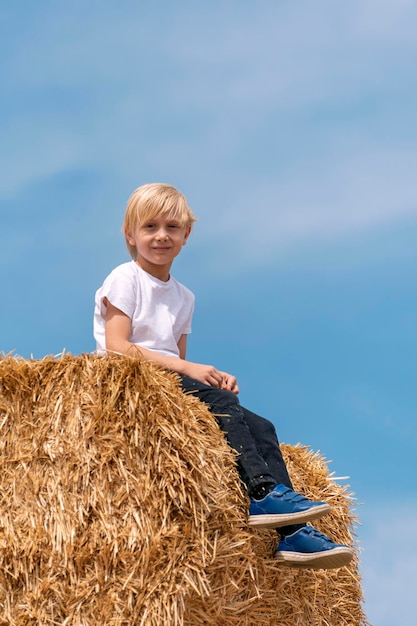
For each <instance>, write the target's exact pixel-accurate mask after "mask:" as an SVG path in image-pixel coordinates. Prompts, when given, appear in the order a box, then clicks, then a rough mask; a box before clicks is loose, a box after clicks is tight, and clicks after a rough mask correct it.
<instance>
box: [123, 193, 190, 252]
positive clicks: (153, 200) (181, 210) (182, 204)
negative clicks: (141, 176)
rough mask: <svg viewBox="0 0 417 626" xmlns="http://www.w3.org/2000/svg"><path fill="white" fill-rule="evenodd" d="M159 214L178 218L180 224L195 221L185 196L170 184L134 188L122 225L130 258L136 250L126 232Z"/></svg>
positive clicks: (187, 224) (185, 224)
mask: <svg viewBox="0 0 417 626" xmlns="http://www.w3.org/2000/svg"><path fill="white" fill-rule="evenodd" d="M161 215H167V216H168V217H169V219H174V220H178V221H179V222H180V224H181V225H182V226H192V225H193V223H194V222H196V221H197V218H196V217H195V215H194V213H193V212H192V210H191V209H190V207H189V206H188V202H187V199H186V198H185V196H183V194H182V193H181V192H180V191H178V189H176V188H175V187H173V186H172V185H167V184H165V183H148V184H146V185H142V186H141V187H138V188H137V189H135V191H134V192H133V193H132V195H131V196H130V198H129V200H128V201H127V206H126V211H125V217H124V221H123V227H122V231H123V233H124V235H125V239H126V246H127V249H128V251H129V254H130V256H131V257H132V259H135V258H136V254H137V251H136V247H135V246H132V245H131V244H130V243H129V242H128V240H127V233H131V232H132V231H134V230H135V228H137V227H138V226H140V225H141V224H144V223H145V222H148V221H149V220H152V219H155V218H156V217H158V216H161Z"/></svg>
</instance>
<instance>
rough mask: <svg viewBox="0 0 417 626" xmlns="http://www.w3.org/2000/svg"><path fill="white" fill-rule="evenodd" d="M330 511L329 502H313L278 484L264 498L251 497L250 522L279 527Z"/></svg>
mask: <svg viewBox="0 0 417 626" xmlns="http://www.w3.org/2000/svg"><path fill="white" fill-rule="evenodd" d="M329 511H330V506H329V505H328V504H327V502H311V500H308V499H307V498H305V497H304V496H302V495H301V494H300V493H296V492H295V491H293V490H292V489H289V487H286V486H285V485H276V486H275V487H274V489H273V490H272V491H271V492H270V493H268V495H267V496H265V498H263V499H262V500H255V499H254V498H252V499H251V502H250V506H249V520H248V524H249V526H256V527H257V528H278V527H279V526H288V525H289V524H298V523H302V522H307V521H309V520H312V519H317V518H318V517H322V516H323V515H324V514H325V513H328V512H329Z"/></svg>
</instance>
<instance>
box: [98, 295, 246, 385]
mask: <svg viewBox="0 0 417 626" xmlns="http://www.w3.org/2000/svg"><path fill="white" fill-rule="evenodd" d="M105 304H106V350H107V351H108V352H117V353H119V354H126V355H130V356H135V355H141V356H143V357H144V358H145V359H146V360H147V361H152V362H153V363H157V364H158V365H161V367H165V368H167V369H170V370H172V371H174V372H178V374H184V375H185V376H189V377H190V378H194V379H195V380H199V381H200V382H202V383H204V384H206V385H210V386H211V387H220V388H224V389H230V390H231V391H234V392H235V393H237V391H235V389H236V387H237V384H236V379H235V378H234V377H233V376H230V374H226V373H225V372H220V371H219V370H217V369H216V368H215V367H213V365H203V364H201V363H192V362H191V361H186V360H185V356H186V348H187V336H186V335H182V336H181V338H180V340H179V342H178V348H179V351H180V358H179V359H178V358H175V357H170V356H167V355H165V354H159V353H158V352H154V351H153V350H148V349H147V348H143V347H142V346H137V345H136V344H134V343H131V342H130V341H129V337H130V334H131V331H132V322H131V320H130V317H129V316H128V315H126V314H125V313H123V311H121V310H120V309H118V308H116V307H115V306H113V305H112V304H111V302H109V301H108V300H106V301H105ZM227 378H228V382H226V380H227ZM233 380H234V381H235V382H234V383H233ZM226 385H227V386H226Z"/></svg>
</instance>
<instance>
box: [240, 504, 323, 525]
mask: <svg viewBox="0 0 417 626" xmlns="http://www.w3.org/2000/svg"><path fill="white" fill-rule="evenodd" d="M329 511H330V505H329V504H327V502H324V503H323V504H319V505H318V506H315V507H313V508H311V509H309V510H308V511H300V512H299V513H276V514H270V515H262V514H260V515H249V519H248V524H249V526H251V527H253V528H279V527H280V526H288V525H290V524H301V523H303V522H309V521H311V520H313V519H318V518H319V517H323V515H325V514H326V513H328V512H329Z"/></svg>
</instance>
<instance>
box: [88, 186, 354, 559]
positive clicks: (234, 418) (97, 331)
mask: <svg viewBox="0 0 417 626" xmlns="http://www.w3.org/2000/svg"><path fill="white" fill-rule="evenodd" d="M195 221H196V218H195V217H194V215H193V213H192V211H191V209H190V208H189V206H188V203H187V200H186V199H185V197H184V196H183V195H182V194H181V193H180V192H179V191H178V190H177V189H175V187H172V186H171V185H166V184H160V183H153V184H148V185H143V186H142V187H139V188H138V189H136V190H135V191H134V192H133V194H132V195H131V197H130V198H129V201H128V203H127V207H126V213H125V219H124V224H123V232H124V235H125V239H126V244H127V248H128V250H129V253H130V255H131V257H132V261H130V262H128V263H124V264H122V265H119V266H118V267H117V268H115V269H114V270H113V271H112V272H111V274H110V275H109V276H108V277H107V278H106V280H105V281H104V283H103V285H102V287H101V288H100V289H99V290H98V291H97V293H96V299H95V313H94V336H95V339H96V342H97V350H98V351H99V352H106V351H108V352H117V353H121V354H126V355H132V354H133V355H134V354H138V355H140V356H141V357H144V358H145V359H147V360H149V361H152V362H154V363H157V364H158V365H160V366H162V367H163V368H166V369H168V370H173V371H174V372H177V373H178V374H179V375H180V379H181V384H182V388H183V389H184V391H186V392H189V393H193V394H194V395H196V396H197V397H198V398H199V399H200V400H201V401H202V402H204V403H206V404H207V405H208V407H209V409H210V411H211V412H212V413H213V415H214V417H215V419H216V420H217V422H218V424H219V427H220V429H221V430H222V432H223V433H224V434H225V436H226V438H227V441H228V443H229V445H230V446H231V447H232V448H234V449H235V450H236V451H237V452H238V461H237V462H238V470H239V475H240V477H241V479H242V481H243V483H244V484H245V485H246V488H247V491H248V494H249V497H250V508H249V520H248V523H249V525H250V526H253V527H257V528H277V529H279V531H278V532H279V534H280V537H281V540H280V542H279V545H278V548H277V551H276V553H275V557H276V558H277V559H278V560H280V561H282V563H283V564H286V565H293V566H297V567H311V568H335V567H341V566H343V565H345V564H346V563H348V562H349V561H350V560H351V559H352V557H353V551H352V550H351V548H349V547H348V546H345V545H341V544H335V543H333V542H332V541H331V540H330V539H329V538H328V537H326V536H325V535H323V534H321V533H319V532H318V531H317V530H316V529H314V528H313V527H312V526H307V525H306V524H305V522H307V521H311V520H313V519H317V518H319V517H321V516H322V515H324V514H325V513H327V512H328V511H329V510H330V507H329V505H328V504H327V503H325V502H311V501H309V500H308V499H307V498H305V497H304V496H302V495H301V494H298V493H296V492H295V491H293V488H292V484H291V480H290V477H289V475H288V472H287V468H286V465H285V462H284V459H283V457H282V454H281V451H280V447H279V443H278V439H277V436H276V433H275V429H274V426H273V425H272V423H271V422H269V421H267V420H265V419H264V418H262V417H259V416H258V415H255V414H254V413H252V412H251V411H248V410H247V409H245V408H244V407H242V406H241V405H240V404H239V400H238V398H237V394H238V392H239V387H238V384H237V380H236V378H235V377H234V376H232V375H231V374H228V373H227V372H223V371H221V370H218V369H217V368H216V367H213V366H212V365H205V364H201V363H193V362H191V361H187V360H186V347H187V335H188V334H189V333H190V332H191V318H192V314H193V309H194V295H193V294H192V293H191V292H190V291H189V290H188V289H187V288H186V287H184V286H183V285H181V284H180V283H178V282H177V281H176V280H175V279H174V278H173V277H172V276H171V274H170V271H171V266H172V263H173V260H174V259H175V257H176V256H177V255H178V254H179V253H180V252H181V249H182V247H183V246H184V245H185V244H186V242H187V239H188V237H189V235H190V232H191V228H192V225H193V223H194V222H195Z"/></svg>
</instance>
